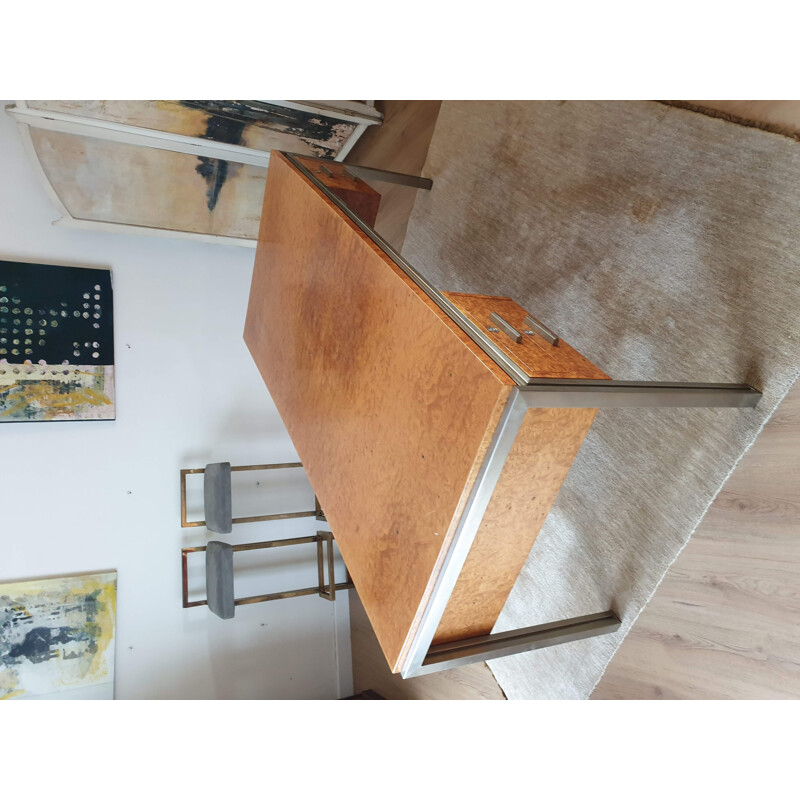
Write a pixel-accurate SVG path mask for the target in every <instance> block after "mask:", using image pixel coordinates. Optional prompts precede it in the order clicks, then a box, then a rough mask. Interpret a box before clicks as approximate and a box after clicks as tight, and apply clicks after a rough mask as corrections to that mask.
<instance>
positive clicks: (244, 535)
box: [0, 101, 352, 699]
mask: <svg viewBox="0 0 800 800" xmlns="http://www.w3.org/2000/svg"><path fill="white" fill-rule="evenodd" d="M9 102H10V101H9ZM4 105H5V104H4ZM0 176H2V177H0V259H2V260H10V261H14V260H19V261H35V262H40V263H49V264H64V265H74V266H87V267H92V266H96V267H110V268H111V270H112V273H113V283H114V314H115V330H114V335H115V349H116V403H117V419H116V421H108V422H39V423H16V424H5V423H2V424H0V581H4V580H20V579H25V578H32V577H40V576H46V575H57V574H66V573H71V572H85V571H95V570H109V569H116V570H118V608H117V650H116V659H117V661H116V697H117V698H123V699H127V698H313V699H319V698H336V697H340V696H345V695H347V694H350V693H352V677H351V674H350V653H349V625H348V609H347V593H346V592H345V593H343V594H342V595H340V597H339V598H338V599H337V601H336V603H329V602H328V601H326V600H323V599H321V598H319V597H315V596H310V597H302V598H295V599H290V600H279V601H274V602H269V603H262V604H258V605H250V606H241V607H239V608H238V609H237V612H236V618H235V619H234V620H229V621H222V620H220V619H218V618H216V617H215V616H213V615H212V614H211V613H210V612H209V611H208V609H207V608H205V607H199V608H195V609H187V610H184V609H182V608H181V578H180V549H181V547H183V546H188V545H195V544H205V543H206V541H207V539H208V536H207V534H206V531H205V528H193V529H192V528H189V529H182V528H181V527H180V506H179V492H178V486H179V482H178V476H179V470H180V469H181V468H182V467H195V466H198V467H199V466H203V465H204V464H206V463H207V462H210V461H223V460H227V461H230V462H231V463H233V464H237V463H238V464H256V463H268V462H282V461H293V460H296V459H297V455H296V453H295V451H294V448H293V446H292V443H291V440H290V439H289V436H288V434H287V433H286V431H285V429H284V427H283V424H282V423H281V420H280V417H279V415H278V413H277V411H276V409H275V407H274V405H273V403H272V400H271V399H270V396H269V394H268V392H267V389H266V387H265V386H264V384H263V382H262V380H261V377H260V375H259V373H258V370H257V369H256V367H255V365H254V363H253V361H252V359H251V358H250V354H249V352H248V350H247V348H246V346H245V344H244V342H243V340H242V331H243V327H244V319H245V312H246V308H247V295H248V291H249V287H250V277H251V272H252V267H253V258H254V251H253V250H249V249H243V248H236V247H228V246H217V245H206V244H196V243H193V242H188V241H180V240H171V239H159V238H150V237H146V236H138V235H118V234H112V233H101V232H94V231H92V232H88V231H79V230H75V229H69V228H66V227H60V226H59V227H54V226H52V224H51V223H52V221H53V220H54V219H56V218H57V216H58V214H57V213H56V212H55V210H54V208H53V207H52V205H51V204H50V202H49V201H48V199H47V196H46V194H45V191H44V189H43V188H42V187H41V186H40V184H39V182H38V178H37V176H36V175H35V174H34V171H33V169H32V167H31V165H30V164H29V162H28V160H27V156H26V155H25V153H24V151H23V148H22V144H21V140H20V136H19V132H18V130H17V127H16V124H15V123H14V122H13V120H12V119H11V118H10V117H9V116H8V115H7V114H5V113H0ZM201 481H202V479H199V480H197V481H196V482H194V483H192V484H190V494H189V501H190V511H191V513H193V514H194V515H195V516H194V518H196V519H197V518H202V508H201V504H202V498H201V493H202V488H201V487H202V483H201ZM259 484H260V485H259ZM237 488H238V489H239V492H238V493H237V492H236V489H237ZM275 489H278V491H277V493H276V492H275V491H270V490H275ZM237 498H238V502H237ZM265 507H266V508H265ZM311 507H313V492H312V490H311V488H310V486H309V484H308V481H307V479H306V478H305V475H304V473H303V471H302V470H294V471H292V473H284V474H283V475H282V476H280V475H277V474H273V475H269V474H268V473H256V472H250V473H244V474H243V477H242V479H241V480H237V482H236V483H235V485H234V514H235V515H236V514H239V515H241V514H248V513H251V509H255V508H259V509H261V508H265V511H266V513H269V511H270V510H271V509H275V510H282V511H287V510H299V509H302V508H311ZM265 511H262V512H261V513H265ZM318 527H324V525H323V526H320V523H317V522H316V521H315V520H314V519H313V518H308V519H300V520H286V521H280V522H273V523H264V522H262V523H254V524H249V525H239V526H236V527H235V528H234V533H233V534H232V535H231V536H230V537H226V541H229V542H231V543H236V542H241V541H259V540H261V539H265V538H279V537H280V538H283V537H291V536H305V535H310V534H313V533H314V532H315V531H316V529H317V528H318ZM241 555H242V556H244V557H242V558H240V556H237V557H236V559H235V562H234V563H235V564H238V565H239V568H240V569H239V570H238V571H237V582H236V588H237V593H238V594H240V595H241V594H261V593H265V592H272V591H281V590H282V589H289V588H299V587H301V586H312V585H315V584H316V565H315V553H314V549H313V545H304V546H302V547H294V548H281V549H279V550H273V551H259V552H258V553H253V554H241ZM190 558H193V559H196V561H192V562H191V563H192V565H193V566H192V571H191V577H192V582H191V584H190V585H191V586H193V587H197V588H198V589H202V581H203V578H202V575H203V570H202V566H203V561H202V559H203V556H202V555H196V556H192V557H190ZM342 574H343V573H341V574H339V575H337V578H338V579H339V580H341V579H342ZM337 651H338V656H337Z"/></svg>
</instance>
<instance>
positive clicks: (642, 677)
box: [592, 383, 800, 700]
mask: <svg viewBox="0 0 800 800" xmlns="http://www.w3.org/2000/svg"><path fill="white" fill-rule="evenodd" d="M655 698H665V699H667V698H671V699H679V698H682V699H706V700H711V699H742V700H745V699H771V698H800V383H798V384H796V385H795V387H794V388H793V389H792V391H791V392H790V393H789V394H788V395H787V397H786V399H785V400H784V401H783V403H781V405H780V406H779V408H778V411H777V412H776V413H775V415H774V416H773V417H772V419H771V420H770V421H769V422H768V423H767V425H766V427H765V428H764V430H763V431H762V432H761V435H760V436H759V437H758V439H757V440H756V442H755V444H754V445H753V447H752V448H751V449H750V451H749V452H748V453H747V454H746V455H745V457H744V458H743V459H742V460H741V461H740V462H739V466H738V467H737V468H736V470H735V472H734V473H733V475H732V476H731V477H730V479H729V480H728V482H727V483H726V484H725V488H724V489H723V490H722V491H721V492H720V493H719V495H717V497H716V499H715V500H714V503H713V504H712V506H711V508H710V509H709V511H708V514H706V516H705V518H704V519H703V522H702V523H701V524H700V527H699V528H698V529H697V531H696V532H695V534H694V536H693V537H692V538H691V539H690V541H689V544H688V545H687V546H686V549H685V550H684V551H683V553H681V555H680V556H679V557H678V559H677V561H676V562H675V563H674V564H673V565H672V567H671V568H670V570H669V572H668V573H667V575H666V577H665V578H664V581H663V582H662V584H661V585H660V586H659V587H658V590H657V591H656V593H655V595H654V597H653V599H652V600H651V601H650V603H649V604H648V605H647V606H646V607H645V609H644V611H643V612H642V613H641V615H640V616H639V619H638V620H637V621H636V623H635V624H634V626H633V628H632V629H631V631H630V633H629V634H628V636H627V637H626V638H625V641H624V642H623V643H622V646H621V647H620V649H619V650H618V651H617V654H616V655H615V656H614V658H613V659H612V660H611V663H610V664H609V667H608V669H607V670H606V674H605V675H604V676H603V678H602V680H601V681H600V683H599V684H598V686H597V688H596V689H595V691H594V693H593V694H592V699H596V700H604V699H605V700H607V699H655Z"/></svg>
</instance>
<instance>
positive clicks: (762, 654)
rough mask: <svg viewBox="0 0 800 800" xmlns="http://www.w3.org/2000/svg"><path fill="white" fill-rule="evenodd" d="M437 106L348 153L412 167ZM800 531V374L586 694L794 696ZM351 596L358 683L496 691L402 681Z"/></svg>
mask: <svg viewBox="0 0 800 800" xmlns="http://www.w3.org/2000/svg"><path fill="white" fill-rule="evenodd" d="M725 102H731V101H725ZM747 103H749V105H740V104H739V105H736V107H735V108H733V107H730V108H728V107H726V106H725V103H724V102H723V101H720V102H719V103H718V104H717V106H716V107H717V108H719V109H720V110H725V111H729V112H730V113H735V114H737V115H739V116H742V115H744V114H747V115H749V116H750V118H752V119H755V120H762V121H765V122H770V123H773V124H774V123H775V122H778V121H779V122H780V124H781V125H783V126H784V127H785V129H787V131H788V130H789V129H791V128H792V127H793V126H794V128H795V129H797V130H800V108H798V105H797V104H795V105H794V106H793V107H792V106H791V104H790V103H789V102H788V101H786V102H782V103H780V105H779V107H776V106H775V104H772V105H769V106H768V105H759V101H747ZM438 109H439V104H438V103H421V102H419V101H385V103H384V105H383V110H384V113H385V115H386V122H385V124H384V125H383V126H382V127H381V128H380V129H378V130H375V129H373V130H370V131H368V132H367V134H365V136H364V137H362V139H361V141H359V142H358V144H357V145H356V147H355V148H354V149H353V151H352V152H351V155H350V157H349V158H348V159H347V160H349V161H353V162H356V163H361V164H367V165H369V166H375V167H382V168H384V169H391V170H396V171H400V172H412V173H416V174H418V173H419V171H420V170H421V168H422V166H423V165H424V162H425V155H426V154H427V149H428V146H429V144H430V138H431V135H432V133H433V125H434V124H435V119H436V115H437V114H438ZM792 113H795V114H796V116H792ZM776 114H780V115H781V116H780V119H779V120H778V118H777V117H776ZM787 115H788V116H787ZM382 194H383V196H384V202H383V206H384V208H383V211H382V215H381V218H379V225H381V224H382V225H383V226H384V228H383V230H382V231H381V232H382V233H383V235H385V236H387V238H389V239H390V241H392V243H393V244H395V246H399V244H400V243H401V242H402V238H403V236H404V234H405V229H406V225H407V222H408V214H409V213H410V205H409V199H408V193H407V191H406V192H405V193H403V192H396V193H394V197H393V194H392V193H387V192H386V191H383V190H382ZM411 202H412V203H413V197H412V198H411ZM798 534H800V384H798V385H797V386H795V387H794V389H793V390H792V391H791V392H790V393H789V395H788V396H787V398H786V399H785V400H784V402H783V403H782V404H781V406H780V407H779V409H778V411H777V412H776V414H775V415H774V416H773V418H772V419H771V420H770V422H769V423H768V424H767V426H766V427H765V428H764V430H763V431H762V433H761V435H760V437H759V438H758V440H757V441H756V443H755V444H754V446H753V447H752V448H751V450H750V451H749V452H748V453H747V454H746V455H745V457H744V458H743V459H742V461H741V462H740V463H739V466H738V467H737V469H736V471H735V473H734V474H733V475H732V476H731V478H730V480H729V481H728V483H727V484H726V486H725V488H724V490H723V491H722V492H721V493H720V495H719V496H718V497H717V498H716V500H715V501H714V503H713V504H712V507H711V509H710V510H709V512H708V514H707V515H706V517H705V519H704V520H703V522H702V524H701V525H700V527H699V528H698V530H697V531H696V533H695V535H694V536H693V537H692V539H691V540H690V542H689V544H688V545H687V547H686V549H685V550H684V552H683V553H682V554H681V556H680V557H679V558H678V560H677V561H676V562H675V564H673V565H672V568H671V569H670V570H669V572H668V574H667V576H666V577H665V579H664V581H663V583H662V584H661V586H660V587H659V588H658V590H657V592H656V594H655V596H654V597H653V599H652V601H651V602H650V604H649V605H648V606H647V608H646V609H645V610H644V612H643V613H642V614H641V616H640V617H639V619H638V620H637V622H636V624H635V625H634V627H633V629H632V630H631V633H630V634H629V635H628V637H627V638H626V640H625V642H623V644H622V646H621V647H620V649H619V651H618V652H617V654H616V656H615V657H614V659H613V660H612V662H611V664H610V665H609V668H608V670H607V672H606V674H605V676H604V677H603V679H602V680H601V681H600V683H599V684H598V686H597V688H596V690H595V692H594V694H593V695H592V699H612V698H616V699H633V698H782V697H800V535H798ZM350 603H351V623H350V626H351V636H352V652H353V677H354V687H355V691H356V692H360V691H363V690H366V689H374V690H375V691H377V692H378V693H379V694H381V695H383V696H384V697H386V698H388V699H476V700H478V699H502V698H503V694H502V691H501V690H500V687H499V686H498V685H497V682H496V681H495V680H494V678H493V677H492V674H491V672H490V670H489V669H488V667H486V666H485V665H473V666H472V667H469V668H465V669H459V670H450V671H448V672H442V673H438V674H436V675H428V676H425V677H422V678H415V679H412V680H409V681H403V680H402V678H400V677H399V676H397V675H392V674H391V672H390V671H389V668H388V666H387V665H386V662H385V660H384V659H383V655H382V653H381V651H380V646H379V645H378V642H377V639H375V635H374V633H373V632H372V629H371V628H370V626H369V620H368V619H367V617H366V614H365V612H364V609H363V607H362V606H361V604H360V602H359V601H358V598H357V597H356V596H355V593H353V592H351V600H350Z"/></svg>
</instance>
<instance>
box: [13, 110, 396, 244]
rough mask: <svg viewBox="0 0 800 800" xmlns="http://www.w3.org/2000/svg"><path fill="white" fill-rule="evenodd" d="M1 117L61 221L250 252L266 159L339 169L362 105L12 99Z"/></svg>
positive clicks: (361, 125)
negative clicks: (286, 154)
mask: <svg viewBox="0 0 800 800" xmlns="http://www.w3.org/2000/svg"><path fill="white" fill-rule="evenodd" d="M8 112H9V113H10V114H11V115H12V116H13V117H14V118H15V119H16V120H17V122H18V123H19V125H20V132H21V134H22V140H23V144H24V145H25V148H26V149H27V151H28V154H29V156H30V159H31V164H32V166H33V168H34V169H35V170H36V172H37V173H38V175H39V177H40V179H41V180H42V183H43V185H44V187H45V190H46V191H47V192H48V194H49V196H50V199H51V200H52V202H53V204H54V205H55V206H56V208H57V209H58V210H59V212H60V214H61V219H60V220H59V221H58V223H57V224H63V225H70V226H77V227H82V228H89V229H94V230H107V231H115V232H118V233H143V234H147V235H151V236H179V237H182V238H187V237H190V238H192V239H195V240H198V241H206V242H213V243H216V244H233V245H238V246H244V247H255V245H256V240H257V238H258V228H259V220H260V217H261V205H262V203H263V199H264V189H265V186H266V179H267V165H268V163H269V151H270V150H288V151H290V152H293V153H298V154H300V155H314V156H321V157H324V158H330V159H333V160H336V161H341V160H343V159H344V158H345V156H346V155H347V153H348V152H349V151H350V149H351V148H352V147H353V145H354V144H355V142H356V141H357V140H358V138H359V137H360V136H361V134H362V133H363V132H364V131H365V130H366V129H367V128H368V127H369V126H372V125H380V124H381V121H382V114H381V113H380V112H379V111H376V109H375V108H374V107H373V106H372V105H370V104H368V103H366V102H358V101H347V100H342V101H320V100H303V101H294V100H18V101H17V103H16V104H15V105H14V106H10V107H8Z"/></svg>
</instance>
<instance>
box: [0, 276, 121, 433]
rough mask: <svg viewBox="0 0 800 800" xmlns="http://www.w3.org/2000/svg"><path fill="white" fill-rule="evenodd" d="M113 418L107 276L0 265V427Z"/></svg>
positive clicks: (110, 301) (111, 322) (111, 326)
mask: <svg viewBox="0 0 800 800" xmlns="http://www.w3.org/2000/svg"><path fill="white" fill-rule="evenodd" d="M114 417H115V404H114V309H113V297H112V287H111V272H110V271H109V270H107V269H83V268H80V267H59V266H50V265H47V264H27V263H22V262H16V261H0V422H46V421H54V420H55V421H59V420H98V419H114Z"/></svg>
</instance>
